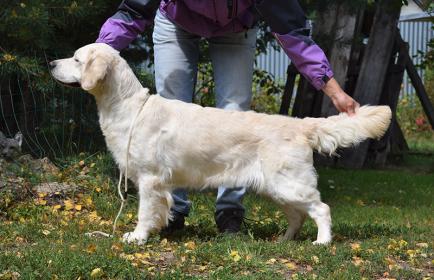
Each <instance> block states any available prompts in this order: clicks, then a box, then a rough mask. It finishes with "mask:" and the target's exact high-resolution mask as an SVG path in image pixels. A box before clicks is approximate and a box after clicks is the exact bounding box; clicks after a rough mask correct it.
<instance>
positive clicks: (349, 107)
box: [323, 78, 360, 116]
mask: <svg viewBox="0 0 434 280" xmlns="http://www.w3.org/2000/svg"><path fill="white" fill-rule="evenodd" d="M323 91H324V93H325V94H327V96H329V97H330V98H331V100H332V102H333V105H335V107H336V109H337V110H338V111H339V112H346V113H347V114H348V115H349V116H353V115H354V114H355V112H356V109H357V108H359V107H360V104H359V103H358V102H357V101H355V100H354V99H353V98H352V97H351V96H349V95H348V94H346V93H345V92H344V91H343V89H342V88H341V87H340V86H339V84H338V83H337V81H336V80H335V79H334V78H332V79H330V80H329V81H328V82H327V83H326V85H325V86H324V88H323Z"/></svg>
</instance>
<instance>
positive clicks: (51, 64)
mask: <svg viewBox="0 0 434 280" xmlns="http://www.w3.org/2000/svg"><path fill="white" fill-rule="evenodd" d="M48 65H49V66H50V70H53V68H54V67H56V61H51V62H50V63H48Z"/></svg>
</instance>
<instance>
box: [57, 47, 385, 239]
mask: <svg viewBox="0 0 434 280" xmlns="http://www.w3.org/2000/svg"><path fill="white" fill-rule="evenodd" d="M50 67H51V73H52V75H53V77H54V78H55V79H56V80H57V81H59V82H61V83H63V84H66V85H70V86H79V87H81V88H82V89H84V90H86V91H87V92H89V93H90V94H92V95H93V96H94V97H95V99H96V103H97V107H98V113H99V122H100V125H101V129H102V131H103V134H104V136H105V140H106V143H107V146H108V148H109V150H110V151H111V153H112V154H113V156H114V158H115V160H116V162H117V164H118V165H119V168H120V170H124V171H125V169H126V168H127V166H126V154H127V153H128V156H129V161H128V177H129V179H130V180H131V181H133V182H134V183H135V185H136V186H137V187H138V192H139V213H138V223H137V226H136V228H135V230H134V231H133V232H130V233H126V234H125V235H124V241H126V242H138V243H143V242H145V241H146V240H147V238H148V236H149V234H150V233H151V232H152V231H158V230H160V229H161V228H162V227H164V226H165V225H167V223H168V219H169V218H170V214H169V213H170V207H171V204H172V199H171V195H170V192H171V191H172V190H173V189H174V188H175V187H176V186H189V187H191V188H193V189H202V188H204V187H213V188H215V187H218V186H219V185H222V184H224V185H225V186H232V187H237V186H247V187H249V188H250V189H252V190H254V191H256V192H257V193H260V194H264V195H266V196H268V197H270V198H271V199H273V200H274V201H275V202H276V203H277V204H279V205H280V206H281V207H282V209H283V212H284V213H285V215H286V218H287V220H288V224H289V226H288V229H287V231H286V233H285V235H284V238H285V239H292V238H293V237H294V235H295V234H296V233H297V232H298V231H299V229H300V227H301V226H302V224H303V222H304V217H305V216H306V215H307V216H309V217H311V218H312V219H313V220H314V221H315V223H316V225H317V227H318V235H317V239H316V241H315V242H314V243H315V244H324V243H329V242H330V241H331V239H332V235H331V217H330V209H329V207H328V206H327V205H326V204H324V203H323V202H321V199H320V194H319V192H318V190H317V175H316V172H315V169H314V167H313V159H312V156H313V150H317V151H319V152H321V153H327V154H333V153H334V152H335V150H336V149H337V148H338V147H349V146H352V145H356V144H358V143H360V142H361V141H363V140H365V139H367V138H379V137H381V136H382V135H383V134H384V133H385V131H386V129H387V128H388V126H389V123H390V119H391V110H390V108H389V107H387V106H364V107H361V108H359V109H357V111H356V114H355V115H354V116H352V117H350V116H348V115H347V114H345V113H342V114H340V115H337V116H332V117H329V118H305V119H297V118H290V117H286V116H279V115H266V114H259V113H255V112H251V111H250V112H237V111H224V110H221V109H215V108H204V107H201V106H198V105H195V104H188V103H184V102H181V101H177V100H168V99H165V98H163V97H161V96H159V95H150V94H149V91H148V89H147V88H144V87H142V85H141V84H140V82H139V80H138V79H137V78H136V77H135V76H134V74H133V72H132V70H131V69H130V67H129V66H128V64H127V62H126V61H125V60H124V59H122V58H121V56H120V55H119V54H118V52H117V51H116V50H114V49H113V48H111V47H110V46H108V45H105V44H98V43H96V44H90V45H87V46H84V47H82V48H80V49H79V50H77V51H76V52H75V54H74V56H73V57H71V58H66V59H60V60H56V61H53V62H51V63H50ZM136 115H137V119H136V121H135V122H133V119H134V118H135V116H136ZM132 123H133V125H134V130H133V133H132V134H131V143H130V146H129V149H127V147H128V138H129V137H126V136H128V135H129V131H130V127H131V126H132Z"/></svg>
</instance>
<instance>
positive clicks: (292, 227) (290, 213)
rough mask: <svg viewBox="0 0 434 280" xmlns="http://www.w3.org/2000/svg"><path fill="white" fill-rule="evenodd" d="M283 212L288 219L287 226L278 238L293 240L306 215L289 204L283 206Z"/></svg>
mask: <svg viewBox="0 0 434 280" xmlns="http://www.w3.org/2000/svg"><path fill="white" fill-rule="evenodd" d="M283 212H284V213H285V215H286V219H287V221H288V228H287V229H286V232H285V234H284V235H283V236H281V237H280V240H281V241H285V240H293V239H294V238H295V236H296V235H297V234H298V232H299V231H300V229H301V227H302V226H303V223H304V220H305V219H306V215H305V214H304V213H302V212H301V211H299V210H298V209H296V208H294V207H292V206H291V205H289V204H287V205H285V206H283Z"/></svg>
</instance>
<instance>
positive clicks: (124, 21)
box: [97, 0, 359, 233]
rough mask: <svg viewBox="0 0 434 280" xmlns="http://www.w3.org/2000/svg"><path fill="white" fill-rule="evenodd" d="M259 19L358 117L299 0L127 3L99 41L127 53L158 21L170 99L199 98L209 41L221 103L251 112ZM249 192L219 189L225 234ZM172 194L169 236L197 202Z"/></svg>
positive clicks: (162, 84) (158, 54)
mask: <svg viewBox="0 0 434 280" xmlns="http://www.w3.org/2000/svg"><path fill="white" fill-rule="evenodd" d="M259 19H263V20H264V21H265V22H266V23H267V24H268V25H269V26H270V28H271V31H272V32H273V34H274V36H275V38H276V39H277V40H278V42H279V44H280V45H281V47H282V48H283V50H284V51H285V53H286V54H287V55H288V57H289V58H290V59H291V61H292V62H293V63H294V64H295V66H296V67H297V69H298V70H299V71H300V72H301V73H302V74H303V76H304V77H305V78H306V79H307V80H308V81H309V82H310V83H311V84H312V85H313V86H314V87H315V88H316V89H317V90H322V91H323V92H324V93H325V94H327V95H328V96H329V97H330V98H331V99H332V101H333V104H334V105H335V107H336V108H337V109H338V110H339V111H340V112H347V113H349V114H350V115H352V114H354V111H355V109H356V108H357V107H358V106H359V104H358V103H357V102H356V101H354V100H353V99H352V98H351V97H350V96H348V95H347V94H346V93H345V92H344V91H343V90H342V89H341V87H340V86H339V85H338V83H337V82H336V80H335V79H334V78H333V71H332V69H331V67H330V64H329V62H328V60H327V58H326V56H325V54H324V52H323V51H322V50H321V48H319V47H318V45H316V44H315V43H314V42H313V41H312V40H311V38H310V37H309V30H308V29H307V28H305V27H306V17H305V15H304V12H303V10H302V9H301V7H300V5H299V3H298V2H297V0H267V1H257V0H227V1H223V0H219V1H216V0H201V1H197V0H177V1H175V0H124V1H122V3H121V4H120V6H119V8H118V11H117V12H116V13H115V14H114V15H113V16H112V17H111V18H109V19H108V20H107V21H106V22H105V23H104V25H103V26H102V28H101V31H100V34H99V37H98V39H97V42H99V43H106V44H108V45H110V46H112V47H113V48H115V49H117V50H119V51H120V50H122V49H124V48H125V47H127V46H128V45H129V44H130V42H131V41H133V40H134V39H135V38H136V37H137V35H138V34H139V33H141V32H143V31H144V30H145V28H147V27H149V26H151V25H152V24H154V32H153V42H154V55H155V61H154V62H155V82H156V88H157V93H158V94H159V95H161V96H163V97H166V98H169V99H179V100H182V101H184V102H192V99H193V92H194V86H195V82H196V77H197V65H198V59H199V40H200V39H201V38H206V39H207V40H208V42H209V46H210V47H209V51H210V56H211V61H212V66H213V69H214V80H215V84H216V90H215V92H216V104H217V107H218V108H222V109H226V110H248V109H249V107H250V102H251V97H252V78H253V65H254V61H255V48H256V33H257V27H256V23H257V21H258V20H259ZM192 144H194V143H192ZM228 148H230V147H228ZM244 194H245V188H243V187H242V186H240V187H239V188H235V189H227V188H225V187H224V186H221V187H220V188H219V189H218V194H217V201H216V212H215V220H216V223H217V226H218V229H219V231H220V232H230V233H235V232H238V231H239V230H240V226H241V223H242V220H243V217H244V207H243V205H242V198H243V196H244ZM172 197H173V199H174V206H173V207H172V214H173V220H171V221H170V223H169V225H168V227H167V228H166V230H165V231H166V233H172V232H173V231H175V230H179V229H182V228H183V227H184V220H185V216H187V215H188V213H189V211H190V206H191V203H190V202H189V201H188V198H187V193H186V191H185V190H184V189H182V188H180V189H177V190H176V191H174V192H173V193H172Z"/></svg>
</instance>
